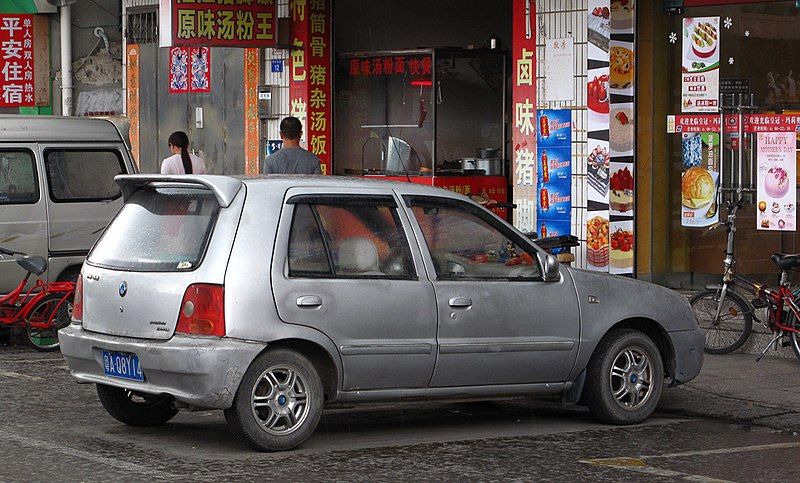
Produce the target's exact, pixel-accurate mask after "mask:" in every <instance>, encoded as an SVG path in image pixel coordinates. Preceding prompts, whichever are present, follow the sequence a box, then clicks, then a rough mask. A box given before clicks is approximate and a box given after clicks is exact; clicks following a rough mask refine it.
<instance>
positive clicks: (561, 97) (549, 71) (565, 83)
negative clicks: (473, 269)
mask: <svg viewBox="0 0 800 483" xmlns="http://www.w3.org/2000/svg"><path fill="white" fill-rule="evenodd" d="M574 50H575V46H574V42H573V39H572V37H566V38H561V39H547V40H546V42H545V51H544V59H545V60H544V89H545V97H546V100H547V101H571V100H572V99H573V98H574V97H575V96H574V90H573V86H572V84H573V80H574V79H575V54H574Z"/></svg>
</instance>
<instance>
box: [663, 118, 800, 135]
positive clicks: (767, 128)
mask: <svg viewBox="0 0 800 483" xmlns="http://www.w3.org/2000/svg"><path fill="white" fill-rule="evenodd" d="M742 118H743V120H744V132H746V133H753V132H800V115H797V114H745V115H743V116H742ZM719 123H720V117H719V116H718V115H712V114H689V115H677V116H674V115H669V116H667V132H668V133H684V132H705V131H712V132H719ZM738 129H739V118H738V116H737V115H734V114H726V115H725V131H726V132H728V131H737V130H738Z"/></svg>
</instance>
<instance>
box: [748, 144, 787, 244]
mask: <svg viewBox="0 0 800 483" xmlns="http://www.w3.org/2000/svg"><path fill="white" fill-rule="evenodd" d="M757 143H758V148H757V159H758V186H757V188H756V192H757V193H758V196H757V199H758V205H757V206H758V218H757V220H756V227H757V228H758V229H759V230H778V231H795V230H796V229H797V190H796V189H795V186H796V181H795V180H796V179H797V164H796V160H795V145H796V144H797V134H796V133H793V132H759V133H758V134H757Z"/></svg>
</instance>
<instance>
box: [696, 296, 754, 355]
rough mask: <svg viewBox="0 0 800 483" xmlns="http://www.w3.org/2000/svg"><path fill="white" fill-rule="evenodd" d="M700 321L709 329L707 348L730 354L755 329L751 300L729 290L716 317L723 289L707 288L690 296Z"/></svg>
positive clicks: (702, 325) (713, 351) (702, 326)
mask: <svg viewBox="0 0 800 483" xmlns="http://www.w3.org/2000/svg"><path fill="white" fill-rule="evenodd" d="M689 304H691V306H692V310H693V311H694V316H695V317H696V318H697V323H698V324H699V325H700V327H701V328H702V329H703V330H705V331H706V342H705V351H706V352H707V353H709V354H727V353H729V352H733V351H735V350H736V349H738V348H740V347H741V346H742V345H743V344H744V343H745V341H747V338H748V337H750V331H751V330H753V316H752V314H751V313H750V306H749V305H748V303H747V301H746V300H745V299H743V298H742V297H741V296H739V295H738V294H736V293H734V292H731V291H728V292H727V293H726V294H725V300H723V302H722V310H721V311H720V316H719V319H718V320H716V321H715V320H714V316H715V315H716V313H717V306H718V305H719V290H717V289H706V290H701V291H700V292H697V293H696V294H694V295H692V298H690V299H689Z"/></svg>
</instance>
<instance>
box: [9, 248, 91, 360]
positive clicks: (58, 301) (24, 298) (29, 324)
mask: <svg viewBox="0 0 800 483" xmlns="http://www.w3.org/2000/svg"><path fill="white" fill-rule="evenodd" d="M4 255H5V256H10V257H13V256H15V255H19V256H20V258H17V260H16V261H17V265H19V266H20V267H22V268H23V269H24V270H25V271H26V272H27V274H26V275H25V277H23V279H22V280H20V282H19V284H18V285H17V286H16V288H14V290H12V291H11V292H9V293H8V294H6V295H2V296H0V324H2V325H3V326H5V327H10V328H14V327H22V328H24V333H25V337H26V340H27V342H28V344H30V346H31V347H33V348H34V349H36V350H39V351H43V352H50V351H54V350H57V349H58V330H59V329H61V328H64V327H66V326H67V325H69V323H70V319H71V317H72V303H73V299H74V295H75V282H45V281H44V280H42V279H41V278H37V279H36V282H35V283H33V284H32V285H30V286H28V285H29V284H28V281H29V280H30V278H31V276H32V275H36V276H37V277H38V276H39V275H41V274H43V273H44V272H45V271H46V270H47V260H45V259H44V258H42V257H39V256H28V255H26V254H25V253H22V252H15V251H13V250H7V249H5V248H1V247H0V258H3V256H4Z"/></svg>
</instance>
